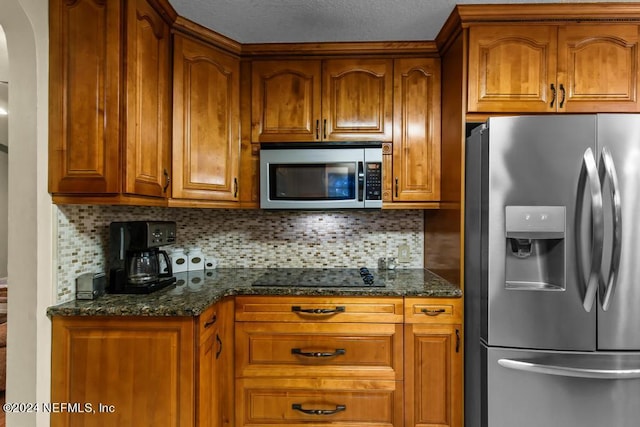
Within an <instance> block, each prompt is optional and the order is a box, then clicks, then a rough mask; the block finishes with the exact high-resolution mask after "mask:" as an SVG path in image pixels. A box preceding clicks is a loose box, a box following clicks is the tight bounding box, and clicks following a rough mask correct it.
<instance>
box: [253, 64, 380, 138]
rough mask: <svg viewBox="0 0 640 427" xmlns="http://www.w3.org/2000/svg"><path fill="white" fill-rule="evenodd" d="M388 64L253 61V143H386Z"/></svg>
mask: <svg viewBox="0 0 640 427" xmlns="http://www.w3.org/2000/svg"><path fill="white" fill-rule="evenodd" d="M392 104H393V60H391V59H332V60H324V61H316V60H295V61H294V60H284V61H254V62H253V66H252V120H251V121H252V123H251V128H252V132H251V139H252V141H253V142H287V141H346V140H358V141H389V142H390V141H391V139H392V121H393V106H392Z"/></svg>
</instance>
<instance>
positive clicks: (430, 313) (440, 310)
mask: <svg viewBox="0 0 640 427" xmlns="http://www.w3.org/2000/svg"><path fill="white" fill-rule="evenodd" d="M421 311H422V312H423V313H424V314H426V315H427V316H438V315H440V314H442V313H445V312H446V310H445V309H444V308H438V309H435V310H431V309H428V308H423V309H422V310H421Z"/></svg>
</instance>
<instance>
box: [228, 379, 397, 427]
mask: <svg viewBox="0 0 640 427" xmlns="http://www.w3.org/2000/svg"><path fill="white" fill-rule="evenodd" d="M236 397H237V403H238V405H237V408H238V409H237V412H236V420H237V422H238V426H243V427H245V426H256V427H257V426H269V425H274V426H296V427H297V426H300V427H302V426H309V425H324V424H331V425H332V426H334V427H340V426H355V425H367V427H383V426H385V427H391V426H395V427H401V425H402V416H403V415H402V389H401V387H397V384H396V382H395V381H348V380H320V379H318V380H272V379H259V380H258V379H251V380H242V381H240V382H239V387H238V391H237V396H236ZM320 411H323V412H322V413H320Z"/></svg>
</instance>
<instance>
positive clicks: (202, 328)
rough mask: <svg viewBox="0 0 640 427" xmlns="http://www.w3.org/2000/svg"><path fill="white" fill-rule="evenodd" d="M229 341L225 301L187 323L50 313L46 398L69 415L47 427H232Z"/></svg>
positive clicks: (54, 417) (229, 311) (229, 305)
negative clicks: (61, 404) (67, 407)
mask: <svg viewBox="0 0 640 427" xmlns="http://www.w3.org/2000/svg"><path fill="white" fill-rule="evenodd" d="M229 316H230V317H229ZM229 320H230V321H229ZM232 336H233V299H227V300H223V301H220V302H218V303H216V304H214V305H212V306H211V307H209V308H208V309H207V310H206V311H205V312H203V313H202V314H201V315H200V316H198V317H195V318H193V317H145V316H136V317H133V316H132V317H125V316H95V317H88V316H76V317H64V316H56V317H54V318H53V340H52V341H53V346H52V362H51V363H52V366H53V369H52V372H51V388H52V390H51V401H52V402H69V403H71V404H73V405H75V406H74V407H73V408H74V409H77V410H70V411H64V412H52V414H51V426H52V427H63V426H64V427H66V426H83V427H93V426H96V427H98V426H118V427H139V426H154V427H164V426H166V427H193V426H194V425H196V426H201V427H223V426H224V427H233V425H234V421H233V352H232V350H233V348H232V343H233V338H232Z"/></svg>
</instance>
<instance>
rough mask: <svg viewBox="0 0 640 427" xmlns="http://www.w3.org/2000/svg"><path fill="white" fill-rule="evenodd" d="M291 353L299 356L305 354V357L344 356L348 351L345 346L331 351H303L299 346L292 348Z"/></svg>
mask: <svg viewBox="0 0 640 427" xmlns="http://www.w3.org/2000/svg"><path fill="white" fill-rule="evenodd" d="M291 354H295V355H297V356H304V357H316V358H318V357H335V356H343V355H345V354H347V351H346V350H345V349H344V348H336V350H335V351H334V352H333V353H331V352H328V351H326V352H324V351H302V349H299V348H292V349H291Z"/></svg>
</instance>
